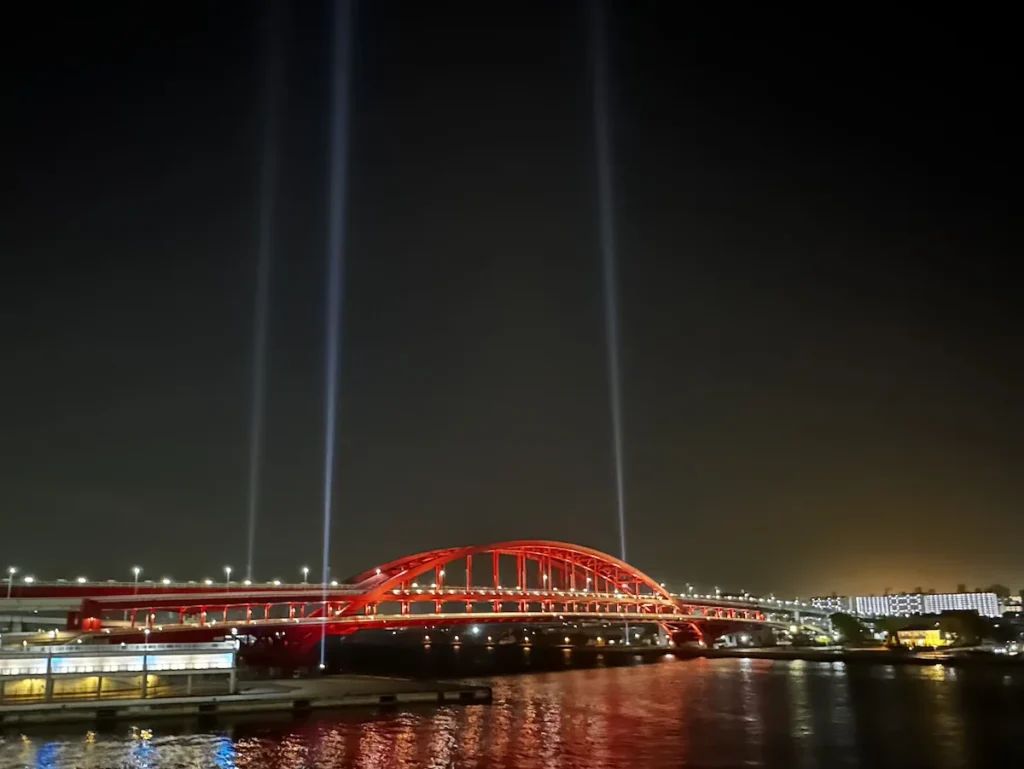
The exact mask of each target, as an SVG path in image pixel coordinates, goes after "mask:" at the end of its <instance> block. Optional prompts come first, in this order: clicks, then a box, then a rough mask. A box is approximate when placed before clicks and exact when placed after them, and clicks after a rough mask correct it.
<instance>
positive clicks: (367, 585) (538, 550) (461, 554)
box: [348, 539, 673, 603]
mask: <svg viewBox="0 0 1024 769" xmlns="http://www.w3.org/2000/svg"><path fill="white" fill-rule="evenodd" d="M481 555H492V556H494V557H500V556H514V557H516V558H521V559H523V562H528V561H535V562H537V564H538V566H537V568H538V569H540V570H542V572H543V573H544V574H547V573H551V574H552V576H551V577H549V579H552V582H554V575H555V574H558V575H559V576H560V578H561V582H562V584H563V586H564V587H565V588H566V589H568V588H569V586H570V584H572V583H573V582H574V580H575V578H576V576H577V575H581V579H585V576H586V575H588V574H592V575H593V576H592V577H591V579H593V582H594V589H595V590H596V589H598V588H599V585H598V584H597V583H598V581H599V580H603V581H604V583H605V584H606V585H612V586H614V590H616V591H621V592H622V593H624V594H631V595H632V594H636V595H639V594H640V591H641V586H642V587H646V588H647V589H648V590H649V591H650V595H651V596H653V597H656V598H660V599H663V600H665V601H672V600H673V599H672V596H671V595H670V593H669V592H668V590H666V589H665V588H664V587H662V586H661V585H660V584H659V583H658V582H657V581H655V580H654V579H653V578H652V577H650V576H648V575H647V574H644V573H643V572H642V571H640V570H639V569H637V568H635V567H634V566H631V565H630V564H628V563H626V562H625V561H623V560H621V559H619V558H616V557H615V556H613V555H609V554H608V553H604V552H601V551H600V550H595V549H593V548H589V547H585V546H583V545H575V544H571V543H568V542H558V541H555V540H544V539H536V540H534V539H523V540H513V541H510V542H496V543H492V544H489V545H468V546H464V547H450V548H442V549H439V550H430V551H427V552H423V553H416V554H414V555H409V556H405V557H403V558H399V559H396V560H394V561H389V562H388V563H385V564H381V565H380V566H378V567H375V568H373V569H368V570H367V571H364V572H362V573H361V574H358V575H356V576H354V577H353V578H351V579H350V580H348V584H349V585H352V586H358V587H359V588H360V589H362V590H364V591H365V597H364V602H367V603H369V602H376V601H381V600H386V599H387V598H388V596H389V594H390V593H392V592H393V591H394V590H395V589H400V588H402V587H403V586H407V585H408V584H409V583H410V582H411V581H412V580H415V579H417V578H419V577H422V576H424V575H427V574H430V573H431V572H434V573H435V574H436V573H438V570H440V569H444V568H445V567H446V566H448V565H449V564H451V563H453V562H458V561H466V562H467V564H471V563H472V561H471V559H472V558H473V557H475V556H481ZM471 568H472V567H471V566H470V569H471ZM544 569H547V571H546V572H545V571H543V570H544ZM587 584H589V581H585V582H584V584H583V585H580V587H584V586H586V585H587ZM552 586H553V585H552ZM523 587H525V586H523Z"/></svg>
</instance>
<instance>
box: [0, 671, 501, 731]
mask: <svg viewBox="0 0 1024 769" xmlns="http://www.w3.org/2000/svg"><path fill="white" fill-rule="evenodd" d="M490 701H491V689H490V688H489V687H487V686H474V685H463V684H458V683H447V682H438V681H411V680H405V679H398V678H380V677H375V676H327V677H323V678H310V679H295V680H292V679H289V680H279V681H259V682H252V683H248V684H245V685H242V686H240V687H239V690H238V691H237V692H236V693H234V694H227V693H225V694H218V695H205V696H179V697H152V698H146V699H141V698H139V699H113V698H109V699H108V698H102V699H90V700H64V701H51V702H35V703H20V704H11V705H3V706H0V727H3V726H12V725H19V724H37V723H58V722H71V721H78V722H82V721H86V722H112V721H120V720H125V719H129V720H131V719H151V718H162V717H170V716H174V717H179V718H180V717H189V716H195V717H214V716H219V715H244V714H250V713H271V712H279V713H280V712H292V713H295V714H297V715H298V714H303V713H307V712H310V711H312V710H317V709H327V708H345V707H374V708H381V707H385V708H388V707H397V706H400V705H427V704H432V705H477V704H488V703H490Z"/></svg>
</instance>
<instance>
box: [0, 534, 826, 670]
mask: <svg viewBox="0 0 1024 769" xmlns="http://www.w3.org/2000/svg"><path fill="white" fill-rule="evenodd" d="M9 587H11V586H10V585H9ZM0 595H2V593H0ZM777 603H778V604H781V603H782V602H777ZM0 607H4V608H5V609H6V611H5V612H2V613H9V612H25V611H34V612H50V613H53V612H64V611H66V612H67V629H68V630H73V631H78V632H80V633H82V634H83V635H86V636H90V637H91V638H90V640H101V639H106V640H109V641H111V642H122V641H124V642H128V643H132V642H140V641H143V640H149V641H150V642H174V641H181V642H194V641H206V640H214V639H215V638H221V637H224V636H226V635H231V636H236V637H240V638H242V639H245V641H246V647H245V649H243V655H248V656H249V657H250V659H251V660H256V659H257V658H262V657H267V658H268V659H269V658H271V657H273V658H280V657H282V656H285V657H292V658H298V657H299V656H302V655H307V654H308V652H309V651H310V650H311V649H312V648H313V647H314V646H315V644H316V643H317V642H318V641H319V640H320V639H321V638H322V637H323V636H324V635H328V636H345V635H350V634H352V633H356V632H358V631H360V630H366V629H395V630H397V629H401V628H421V629H422V628H430V627H458V626H460V625H464V624H485V623H486V624H492V623H513V624H526V623H538V624H545V623H547V624H553V623H557V624H562V623H566V622H593V621H602V622H617V623H651V624H656V625H658V626H660V627H661V628H662V629H664V630H665V631H666V632H667V633H669V634H671V635H672V636H674V637H676V638H681V639H692V640H697V641H705V640H706V639H710V638H714V637H718V636H720V635H723V634H725V633H730V632H736V631H738V630H740V629H744V628H747V629H753V628H755V627H763V626H771V625H789V624H790V623H791V622H793V621H794V620H793V618H794V617H795V618H796V622H798V623H799V622H800V617H799V614H797V613H796V612H794V611H792V610H789V609H786V610H785V611H788V612H789V613H788V614H786V615H785V616H783V617H782V618H781V619H780V615H779V614H778V611H777V607H776V608H773V607H770V606H765V605H763V604H759V603H756V602H750V601H728V600H721V599H718V598H711V597H703V598H702V597H696V596H692V595H675V594H672V593H670V592H669V591H668V590H667V589H666V588H665V587H664V586H662V585H661V584H659V583H658V582H656V581H655V580H653V579H652V578H651V577H649V576H647V575H646V574H644V573H643V572H642V571H640V570H639V569H636V568H635V567H633V566H631V565H629V564H628V563H626V562H624V561H622V560H620V559H618V558H615V557H614V556H611V555H608V554H607V553H602V552H600V551H597V550H593V549H590V548H587V547H582V546H580V545H572V544H568V543H564V542H552V541H546V540H521V541H515V542H501V543H497V544H491V545H478V546H467V547H452V548H445V549H442V550H432V551H429V552H425V553H419V554H416V555H411V556H407V557H405V558H400V559H398V560H395V561H391V562H390V563H385V564H383V565H381V566H378V567H376V568H373V569H370V570H368V571H365V572H363V573H362V574H358V575H356V576H355V577H353V578H351V579H349V580H347V581H345V582H343V583H336V582H331V583H330V584H328V585H312V584H308V583H302V584H281V583H279V582H278V581H274V582H272V583H266V584H251V583H248V582H246V583H239V582H228V583H219V584H214V583H212V581H210V580H206V581H205V582H204V583H194V582H193V583H184V584H183V583H171V582H168V581H166V580H165V581H163V582H161V583H156V584H154V583H152V582H145V583H141V584H140V583H138V582H125V583H117V582H101V583H89V582H73V583H69V582H56V583H42V582H33V583H32V584H25V583H18V584H17V585H14V586H13V587H11V595H10V597H9V598H7V599H3V598H0ZM766 612H767V613H766ZM800 612H801V613H808V614H810V613H814V610H813V609H811V608H810V607H807V608H804V609H801V610H800ZM268 664H269V663H268Z"/></svg>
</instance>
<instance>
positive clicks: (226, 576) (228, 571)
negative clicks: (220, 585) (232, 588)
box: [224, 566, 231, 582]
mask: <svg viewBox="0 0 1024 769" xmlns="http://www.w3.org/2000/svg"><path fill="white" fill-rule="evenodd" d="M224 581H225V582H230V581H231V567H230V566H225V567H224Z"/></svg>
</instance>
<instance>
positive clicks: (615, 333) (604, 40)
mask: <svg viewBox="0 0 1024 769" xmlns="http://www.w3.org/2000/svg"><path fill="white" fill-rule="evenodd" d="M590 10H591V16H590V22H591V23H590V34H591V56H592V59H593V78H594V84H593V94H594V147H595V151H596V154H597V192H598V206H599V208H598V220H599V226H600V231H599V235H600V241H601V243H600V246H601V263H602V267H603V270H602V275H603V279H604V280H603V285H604V324H605V342H606V344H607V363H608V390H609V395H610V398H609V402H610V406H611V420H612V459H613V461H614V464H615V500H616V505H617V508H618V514H619V548H620V554H619V557H620V558H622V560H623V561H627V560H628V559H627V558H626V489H625V473H624V472H623V464H624V462H625V459H624V457H623V454H622V371H621V365H620V362H619V297H618V276H617V274H616V272H617V271H616V247H615V206H614V198H613V191H612V184H613V179H612V148H611V144H612V141H611V116H610V115H609V112H610V109H609V99H608V12H607V7H606V3H605V2H604V0H595V1H594V2H593V3H592V4H591V6H590ZM626 633H627V637H628V633H629V628H628V626H627V629H626Z"/></svg>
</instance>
